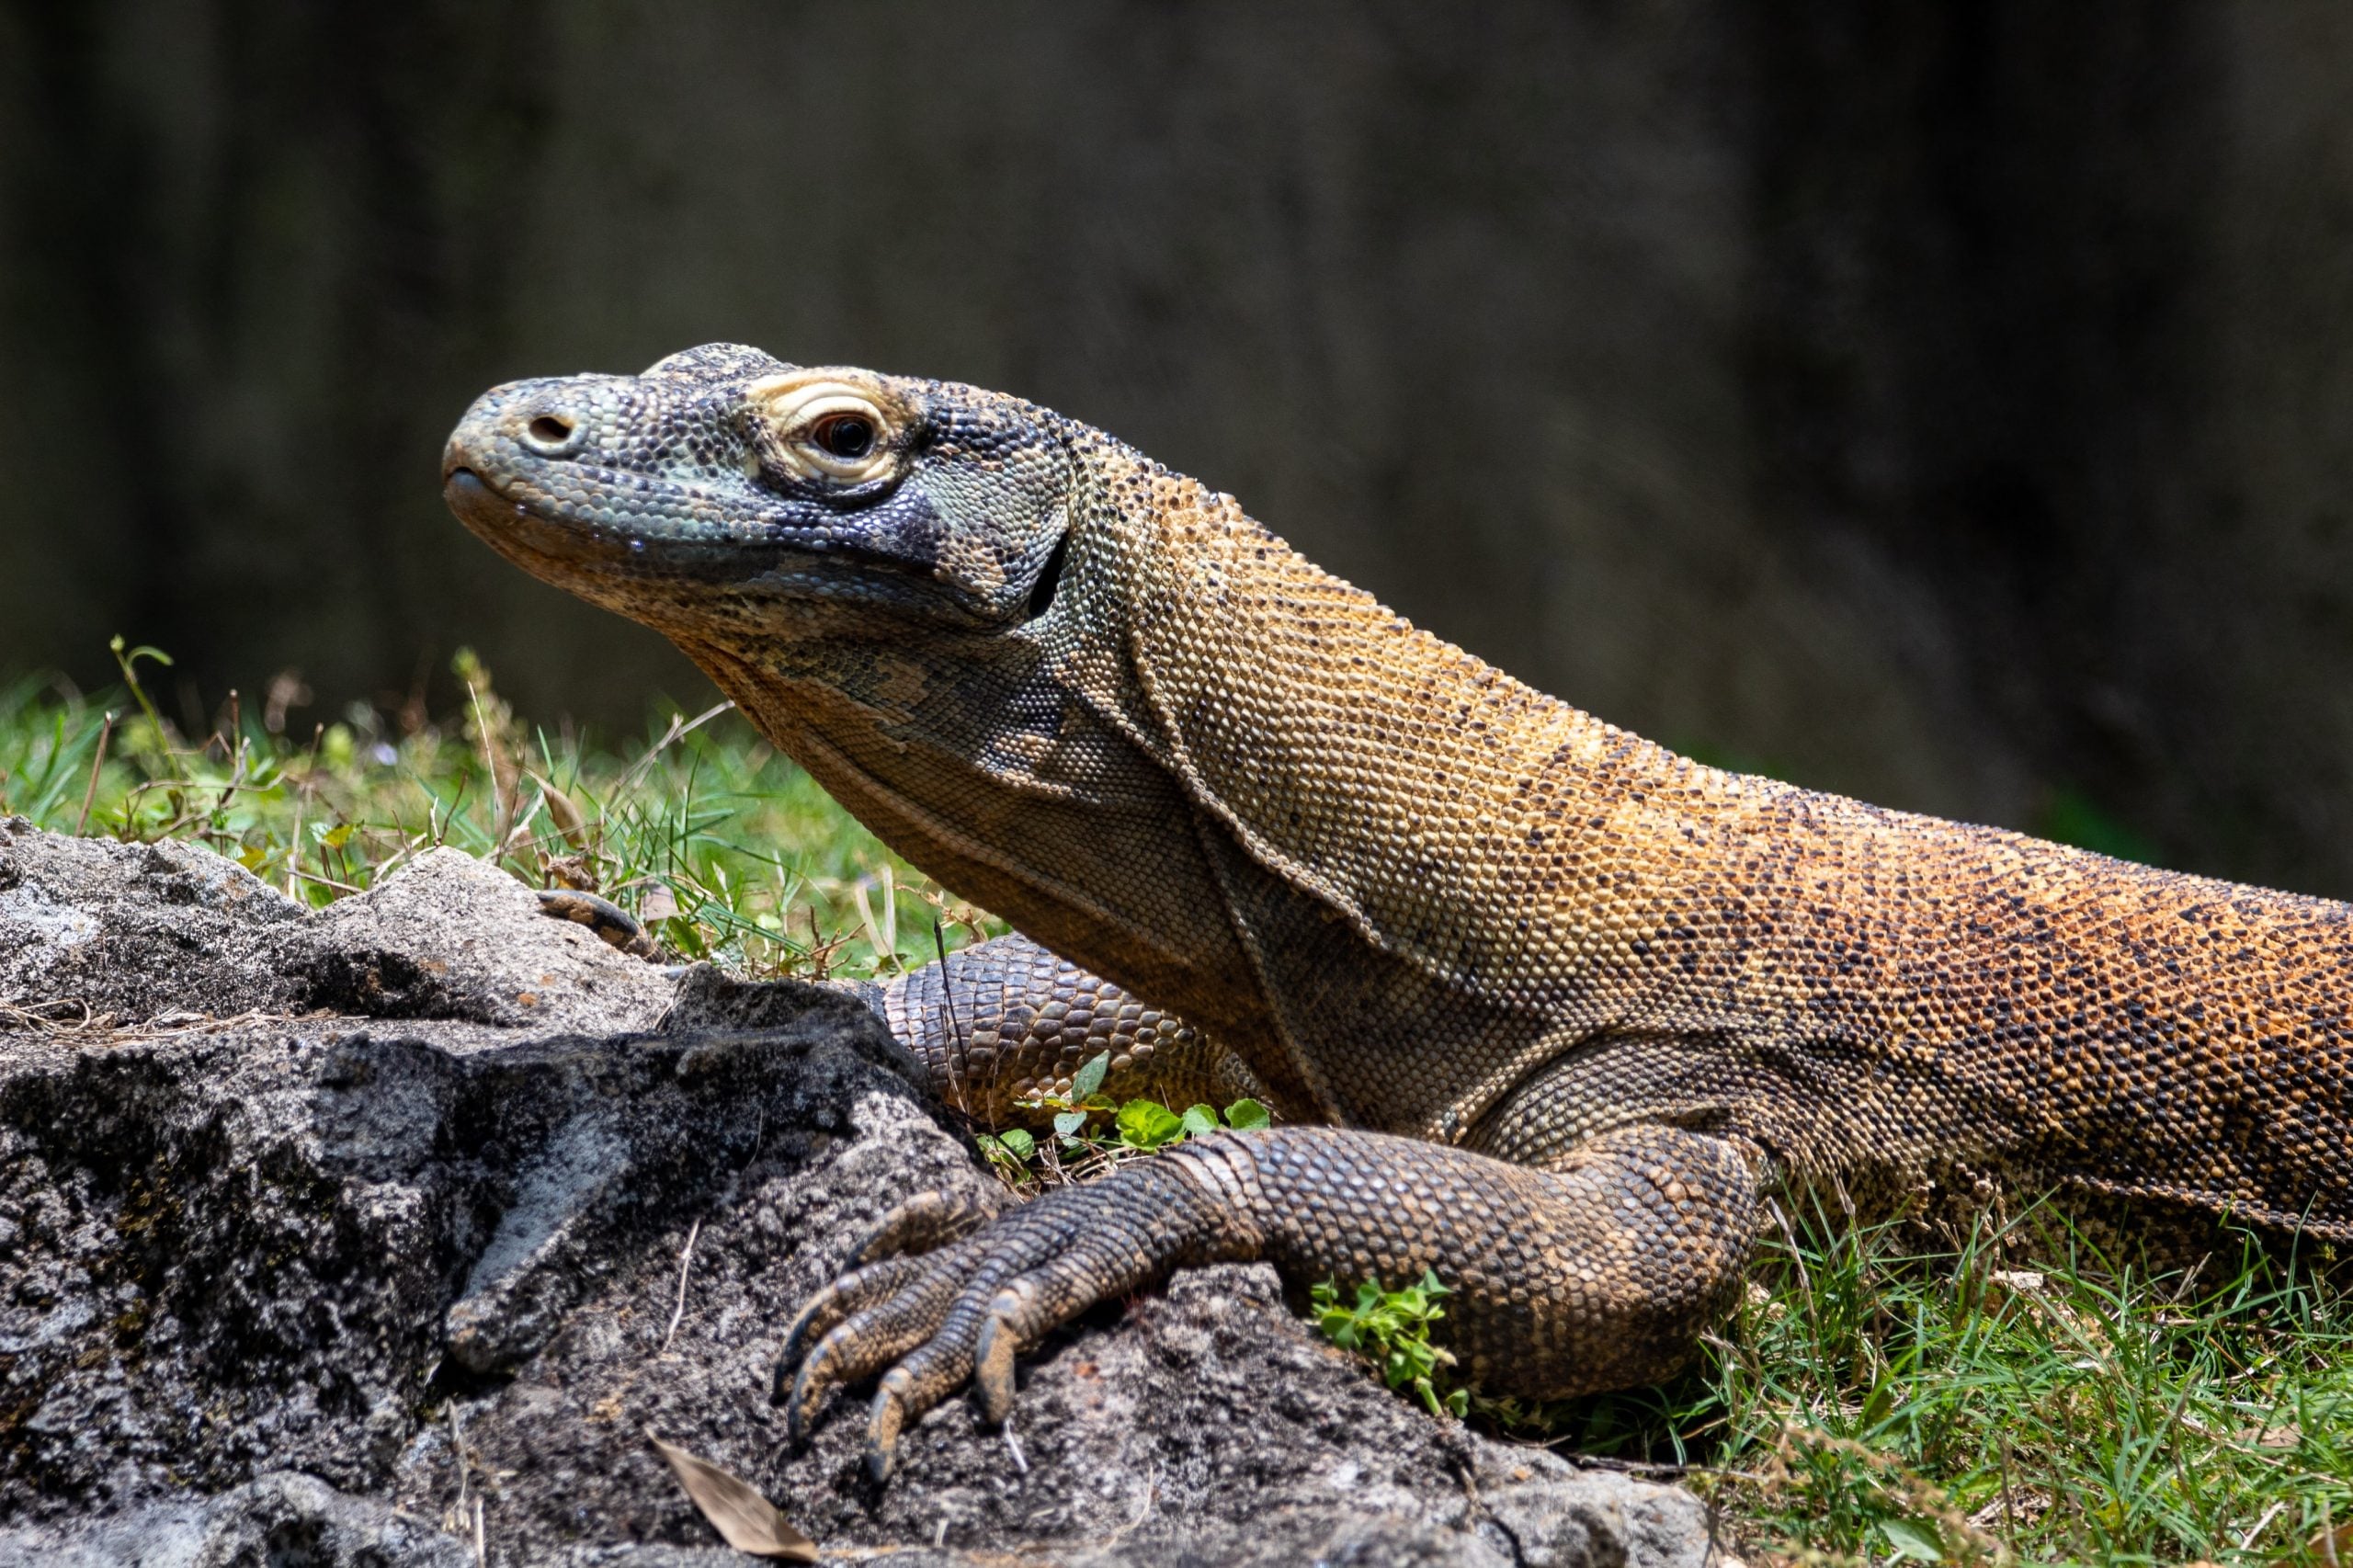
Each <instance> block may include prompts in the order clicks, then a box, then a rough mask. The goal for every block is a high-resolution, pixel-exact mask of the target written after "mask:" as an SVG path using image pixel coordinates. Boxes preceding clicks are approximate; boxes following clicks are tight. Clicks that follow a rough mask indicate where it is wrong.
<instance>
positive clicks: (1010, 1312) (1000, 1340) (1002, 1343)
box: [972, 1281, 1028, 1426]
mask: <svg viewBox="0 0 2353 1568" xmlns="http://www.w3.org/2000/svg"><path fill="white" fill-rule="evenodd" d="M1021 1289H1022V1282H1020V1281H1017V1282H1016V1283H1015V1284H1014V1285H1012V1286H1010V1287H1008V1288H1006V1290H999V1291H998V1292H997V1293H996V1300H995V1301H991V1302H990V1303H989V1315H988V1321H987V1322H986V1323H983V1324H981V1337H980V1338H979V1340H978V1341H977V1342H975V1343H974V1345H973V1346H972V1392H975V1393H977V1394H979V1395H980V1397H981V1414H982V1415H984V1416H986V1417H987V1418H988V1420H989V1424H990V1425H991V1426H1004V1425H1005V1423H1006V1418H1007V1417H1009V1416H1010V1415H1012V1414H1013V1392H1014V1381H1013V1365H1014V1360H1015V1358H1017V1357H1018V1356H1019V1355H1020V1353H1021V1352H1022V1351H1023V1350H1024V1349H1026V1348H1028V1347H1027V1346H1024V1345H1023V1344H1022V1343H1021V1334H1020V1331H1019V1330H1017V1329H1016V1328H1015V1327H1014V1326H1013V1324H1014V1319H1015V1318H1016V1316H1017V1314H1018V1313H1019V1312H1020V1311H1021V1298H1020V1295H1019V1291H1020V1290H1021Z"/></svg>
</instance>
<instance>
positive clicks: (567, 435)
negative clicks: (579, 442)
mask: <svg viewBox="0 0 2353 1568" xmlns="http://www.w3.org/2000/svg"><path fill="white" fill-rule="evenodd" d="M524 428H526V429H527V430H529V432H530V433H531V439H532V440H534V441H537V442H538V443H539V444H540V445H541V446H543V447H561V446H562V445H563V444H564V443H565V442H566V441H569V440H570V439H572V431H573V424H572V421H571V420H569V419H566V418H565V417H564V416H563V415H561V414H542V415H539V417H537V418H535V419H533V420H532V421H531V423H530V424H529V425H528V426H524Z"/></svg>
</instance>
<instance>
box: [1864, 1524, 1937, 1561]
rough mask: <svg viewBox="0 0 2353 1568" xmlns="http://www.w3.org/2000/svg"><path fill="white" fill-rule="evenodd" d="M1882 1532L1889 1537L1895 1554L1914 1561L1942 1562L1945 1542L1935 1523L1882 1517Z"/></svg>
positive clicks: (1888, 1540) (1888, 1542)
mask: <svg viewBox="0 0 2353 1568" xmlns="http://www.w3.org/2000/svg"><path fill="white" fill-rule="evenodd" d="M1879 1530H1880V1534H1881V1535H1883V1536H1885V1537H1887V1544H1888V1545H1889V1546H1891V1547H1893V1548H1894V1550H1895V1555H1896V1556H1898V1557H1901V1558H1904V1559H1906V1560H1907V1561H1910V1562H1943V1561H1944V1560H1945V1543H1944V1540H1943V1539H1942V1538H1941V1537H1939V1536H1938V1534H1937V1530H1936V1527H1935V1526H1934V1525H1927V1524H1922V1523H1921V1522H1919V1521H1918V1520H1916V1519H1881V1521H1880V1522H1879Z"/></svg>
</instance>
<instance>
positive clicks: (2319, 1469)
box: [1473, 1215, 2353, 1563]
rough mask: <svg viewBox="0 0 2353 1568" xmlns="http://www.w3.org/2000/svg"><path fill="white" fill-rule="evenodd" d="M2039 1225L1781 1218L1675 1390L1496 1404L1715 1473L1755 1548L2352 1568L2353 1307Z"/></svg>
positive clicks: (1825, 1557)
mask: <svg viewBox="0 0 2353 1568" xmlns="http://www.w3.org/2000/svg"><path fill="white" fill-rule="evenodd" d="M2034 1219H2035V1220H2036V1221H2038V1223H2037V1225H2036V1229H2037V1231H2038V1232H2039V1234H2038V1237H2037V1240H2036V1243H2035V1244H2034V1245H2033V1246H2031V1247H2017V1246H2005V1245H2003V1244H1999V1243H1998V1241H1997V1240H1995V1239H1989V1238H1988V1237H1986V1236H1984V1235H1980V1236H1978V1237H1974V1238H1972V1240H1971V1241H1970V1242H1969V1243H1968V1244H1965V1245H1963V1246H1961V1247H1960V1248H1958V1249H1956V1250H1952V1251H1938V1252H1929V1253H1921V1252H1917V1251H1914V1250H1910V1249H1907V1248H1906V1247H1905V1246H1904V1244H1903V1242H1902V1241H1901V1239H1900V1236H1901V1233H1899V1232H1897V1231H1895V1230H1893V1229H1891V1228H1885V1227H1882V1228H1879V1229H1863V1230H1854V1229H1851V1228H1847V1227H1841V1226H1836V1225H1824V1224H1817V1225H1814V1226H1813V1227H1810V1228H1790V1229H1785V1230H1782V1231H1781V1232H1779V1233H1778V1234H1776V1235H1775V1236H1773V1237H1772V1238H1771V1239H1770V1240H1769V1241H1768V1244H1767V1245H1766V1246H1765V1248H1764V1250H1763V1256H1762V1258H1761V1259H1760V1261H1759V1264H1758V1267H1757V1268H1756V1271H1755V1272H1754V1274H1753V1275H1752V1277H1751V1283H1750V1285H1749V1287H1748V1290H1747V1294H1746V1298H1745V1301H1743V1303H1742V1304H1741V1306H1740V1308H1739V1310H1738V1312H1736V1313H1735V1315H1734V1316H1733V1320H1732V1321H1731V1322H1730V1323H1728V1324H1725V1325H1724V1327H1723V1329H1722V1332H1721V1333H1720V1334H1718V1335H1715V1336H1712V1338H1711V1342H1710V1343H1709V1344H1708V1346H1707V1347H1706V1351H1705V1354H1704V1355H1703V1357H1702V1358H1701V1364H1700V1365H1699V1366H1698V1367H1696V1368H1695V1369H1693V1370H1692V1371H1691V1372H1690V1373H1688V1374H1687V1375H1686V1376H1685V1377H1684V1378H1682V1379H1680V1380H1678V1381H1677V1382H1675V1383H1673V1384H1671V1385H1669V1386H1667V1387H1665V1388H1663V1389H1658V1390H1649V1391H1643V1392H1637V1393H1630V1394H1620V1395H1611V1396H1605V1397H1601V1398H1596V1399H1590V1400H1583V1401H1574V1402H1569V1403H1563V1404H1561V1405H1556V1406H1552V1407H1549V1408H1546V1409H1543V1410H1540V1411H1530V1410H1528V1409H1526V1408H1524V1407H1516V1406H1511V1405H1508V1404H1504V1405H1498V1404H1497V1403H1495V1402H1474V1404H1473V1410H1474V1413H1476V1412H1479V1411H1481V1410H1483V1411H1484V1413H1485V1415H1486V1416H1487V1417H1488V1418H1489V1419H1491V1420H1494V1421H1495V1422H1496V1423H1497V1425H1498V1426H1502V1427H1503V1428H1504V1429H1506V1430H1516V1431H1518V1432H1520V1433H1522V1434H1526V1433H1529V1432H1530V1431H1533V1432H1536V1433H1538V1434H1540V1435H1541V1436H1542V1437H1548V1438H1550V1439H1552V1440H1554V1441H1557V1442H1560V1443H1561V1444H1563V1447H1564V1448H1565V1449H1573V1450H1576V1451H1582V1452H1586V1453H1603V1454H1615V1455H1618V1456H1620V1457H1621V1458H1625V1459H1631V1460H1645V1461H1651V1462H1654V1463H1657V1462H1664V1463H1667V1464H1682V1465H1688V1466H1690V1467H1693V1471H1692V1474H1691V1477H1690V1479H1691V1480H1692V1482H1693V1483H1694V1484H1695V1485H1697V1486H1698V1487H1699V1489H1700V1490H1701V1491H1702V1492H1703V1493H1706V1494H1709V1495H1711V1497H1713V1498H1714V1499H1715V1500H1716V1501H1717V1502H1718V1503H1719V1504H1720V1505H1721V1506H1723V1507H1724V1509H1725V1510H1726V1511H1727V1513H1728V1514H1729V1515H1730V1517H1732V1518H1733V1520H1734V1521H1735V1530H1736V1532H1737V1533H1738V1535H1739V1536H1740V1537H1741V1538H1742V1540H1743V1543H1744V1545H1745V1547H1746V1548H1747V1554H1748V1555H1749V1556H1750V1557H1751V1558H1752V1559H1755V1560H1760V1561H1773V1562H1782V1561H1786V1562H1857V1563H1860V1562H1875V1563H1886V1562H1894V1561H1922V1562H1931V1561H1942V1562H2083V1563H2143V1562H2146V1563H2179V1562H2199V1561H2212V1562H2233V1563H2236V1562H2276V1561H2280V1560H2282V1559H2283V1558H2285V1559H2287V1560H2290V1561H2310V1562H2327V1561H2329V1560H2330V1559H2329V1558H2328V1556H2327V1555H2326V1552H2325V1549H2322V1548H2319V1547H2316V1546H2314V1545H2313V1543H2315V1542H2316V1541H2318V1540H2322V1539H2324V1538H2325V1537H2326V1536H2328V1535H2329V1534H2331V1533H2332V1532H2336V1531H2339V1530H2342V1532H2343V1533H2342V1537H2341V1539H2340V1540H2338V1541H2337V1542H2336V1548H2337V1550H2338V1551H2342V1552H2344V1553H2345V1558H2346V1561H2347V1562H2348V1563H2353V1298H2348V1296H2347V1293H2346V1292H2345V1291H2344V1290H2342V1289H2340V1288H2338V1287H2336V1286H2335V1285H2333V1284H2331V1283H2329V1282H2328V1281H2327V1280H2326V1279H2325V1278H2315V1276H2314V1274H2313V1271H2311V1270H2310V1269H2307V1268H2302V1267H2295V1266H2293V1265H2292V1264H2290V1262H2286V1261H2282V1260H2279V1259H2274V1258H2268V1257H2266V1256H2264V1255H2263V1254H2262V1253H2261V1252H2260V1251H2258V1250H2257V1249H2256V1248H2254V1247H2253V1246H2252V1245H2250V1246H2249V1247H2248V1248H2247V1249H2246V1251H2245V1254H2244V1255H2243V1256H2239V1257H2237V1258H2235V1259H2231V1260H2225V1259H2223V1258H2220V1257H2217V1258H2213V1259H2210V1260H2209V1261H2208V1263H2207V1264H2205V1265H2204V1266H2202V1267H2200V1268H2199V1269H2197V1270H2194V1271H2191V1272H2190V1273H2189V1274H2188V1276H2186V1277H2184V1276H2175V1277H2167V1278H2147V1277H2145V1276H2143V1275H2140V1274H2136V1273H2135V1272H2134V1271H2132V1270H2131V1269H2130V1268H2126V1267H2112V1266H2110V1265H2109V1263H2107V1262H2106V1261H2104V1260H2103V1259H2101V1258H2100V1257H2098V1256H2097V1255H2096V1253H2094V1252H2093V1251H2092V1250H2091V1249H2090V1247H2089V1246H2088V1244H2086V1243H2085V1242H2084V1241H2082V1240H2081V1239H2080V1238H2079V1237H2077V1236H2076V1235H2075V1233H2072V1232H2071V1231H2069V1230H2068V1229H2067V1228H2066V1227H2065V1226H2064V1225H2063V1224H2060V1223H2058V1222H2057V1221H2052V1219H2051V1218H2050V1217H2049V1216H2047V1215H2040V1216H2035V1217H2034ZM2012 1234H2013V1235H2016V1234H2018V1231H2017V1230H2016V1228H2013V1231H2012ZM2307 1548H2312V1550H2311V1551H2307V1550H2306V1549H2307Z"/></svg>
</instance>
